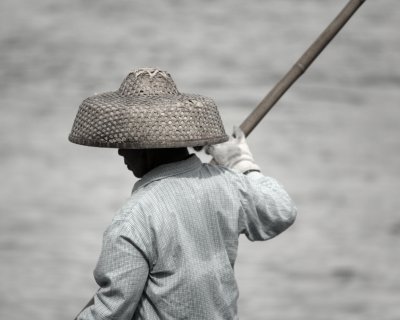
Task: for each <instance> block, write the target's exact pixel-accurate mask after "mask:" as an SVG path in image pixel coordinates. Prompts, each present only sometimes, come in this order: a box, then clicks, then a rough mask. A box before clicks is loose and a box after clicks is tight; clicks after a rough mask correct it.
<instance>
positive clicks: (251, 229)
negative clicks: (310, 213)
mask: <svg viewBox="0 0 400 320" xmlns="http://www.w3.org/2000/svg"><path fill="white" fill-rule="evenodd" d="M239 193H240V199H241V203H242V208H241V211H240V213H239V225H238V227H239V233H244V234H245V235H246V236H247V238H248V239H249V240H251V241H256V240H268V239H271V238H273V237H275V236H276V235H278V234H279V233H281V232H283V231H284V230H286V229H287V228H288V227H289V226H290V225H291V224H292V223H293V222H294V220H295V218H296V214H297V209H296V207H295V205H294V203H293V201H292V200H291V198H290V197H289V195H288V194H287V192H286V191H285V190H284V188H283V187H282V186H281V185H280V184H279V183H278V182H277V181H276V180H275V179H273V178H271V177H266V176H264V175H263V174H261V173H259V172H251V173H249V174H248V175H243V184H242V187H241V188H239Z"/></svg>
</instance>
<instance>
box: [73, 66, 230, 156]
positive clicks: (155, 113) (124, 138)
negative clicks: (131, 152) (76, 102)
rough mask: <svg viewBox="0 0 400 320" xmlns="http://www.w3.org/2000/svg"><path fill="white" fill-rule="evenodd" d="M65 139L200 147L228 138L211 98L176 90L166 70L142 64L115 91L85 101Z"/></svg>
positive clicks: (110, 144)
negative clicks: (141, 67)
mask: <svg viewBox="0 0 400 320" xmlns="http://www.w3.org/2000/svg"><path fill="white" fill-rule="evenodd" d="M69 140H70V141H71V142H74V143H77V144H82V145H86V146H95V147H109V148H124V149H148V148H177V147H194V146H204V145H210V144H216V143H221V142H224V141H227V140H228V136H227V135H226V133H225V130H224V127H223V124H222V121H221V117H220V115H219V112H218V109H217V106H216V105H215V103H214V101H213V100H212V99H210V98H207V97H204V96H201V95H195V94H183V93H180V92H179V91H178V90H177V88H176V85H175V83H174V81H173V80H172V78H171V75H170V74H169V73H167V72H165V71H160V70H158V69H153V68H144V69H139V70H136V71H133V72H131V73H129V74H128V76H127V77H126V78H125V80H124V81H123V82H122V84H121V87H120V88H119V89H118V90H117V91H112V92H106V93H101V94H97V95H95V96H92V97H89V98H87V99H85V100H84V101H83V102H82V104H81V105H80V107H79V110H78V114H77V115H76V118H75V121H74V124H73V127H72V131H71V134H70V135H69Z"/></svg>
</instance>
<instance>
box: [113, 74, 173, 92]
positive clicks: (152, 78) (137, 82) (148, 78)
mask: <svg viewBox="0 0 400 320" xmlns="http://www.w3.org/2000/svg"><path fill="white" fill-rule="evenodd" d="M119 92H120V94H121V95H123V96H153V95H179V94H180V93H179V91H178V89H177V88H176V85H175V83H174V81H173V80H172V77H171V75H170V74H169V73H168V72H166V71H161V70H159V69H155V68H141V69H138V70H135V71H132V72H131V73H129V74H128V76H127V77H126V78H125V80H124V81H123V82H122V84H121V86H120V88H119Z"/></svg>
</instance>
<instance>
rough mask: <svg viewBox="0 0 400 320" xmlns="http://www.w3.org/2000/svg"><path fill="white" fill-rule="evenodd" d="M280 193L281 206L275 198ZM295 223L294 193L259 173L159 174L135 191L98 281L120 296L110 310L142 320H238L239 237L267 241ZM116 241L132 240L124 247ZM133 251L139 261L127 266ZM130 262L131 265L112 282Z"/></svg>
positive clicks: (195, 169) (193, 165) (180, 169)
mask: <svg viewBox="0 0 400 320" xmlns="http://www.w3.org/2000/svg"><path fill="white" fill-rule="evenodd" d="M274 188H275V189H276V188H278V189H277V190H275V192H276V196H277V198H279V199H274V197H271V192H272V193H273V192H274V191H273V190H272V189H274ZM268 197H270V198H269V199H268ZM285 198H286V199H285ZM260 200H262V201H260ZM277 200H279V201H277ZM277 203H279V206H276V204H277ZM293 218H294V211H293V206H292V204H291V201H290V199H289V197H288V196H287V194H286V192H284V191H283V189H281V188H280V186H279V185H278V184H277V183H276V182H275V180H273V179H271V178H266V177H264V176H263V175H261V174H259V173H255V174H254V176H253V177H247V176H245V175H243V174H238V173H234V172H232V171H231V170H228V169H226V168H222V167H218V166H211V165H205V164H201V162H200V160H199V159H198V158H197V157H195V156H192V157H190V158H189V159H188V160H185V161H181V162H178V163H173V164H171V165H164V166H161V167H159V168H156V169H154V170H153V171H151V172H150V173H149V174H147V175H146V176H144V177H143V179H142V180H140V181H139V182H138V183H137V184H136V185H135V188H134V192H133V194H132V197H131V198H130V200H129V201H128V202H127V204H126V205H125V206H124V207H123V208H122V209H121V211H120V212H119V213H118V214H117V216H116V217H115V219H114V221H113V223H112V225H111V226H110V227H109V229H108V230H107V231H106V233H105V242H104V247H103V252H106V254H104V255H103V254H102V256H101V257H100V260H99V262H98V265H97V267H96V270H95V278H96V281H97V282H98V284H99V285H100V287H102V286H103V287H104V285H105V288H104V289H105V290H106V291H105V292H112V291H113V288H118V290H120V294H115V292H113V297H112V298H111V296H110V299H109V300H110V301H109V302H106V300H107V299H105V300H104V302H105V303H104V305H113V306H116V305H117V304H121V310H127V306H126V304H127V303H129V304H131V305H130V306H129V307H128V309H130V310H135V315H134V319H236V318H237V299H238V288H237V285H236V281H235V277H234V270H233V266H234V262H235V259H236V254H237V247H238V237H239V234H240V233H246V234H247V235H248V237H249V238H250V239H251V240H265V239H268V238H270V237H273V236H274V235H276V234H277V233H279V232H281V231H283V230H284V229H285V228H287V227H288V226H289V225H290V224H291V222H292V221H293ZM116 238H120V239H124V240H125V241H123V242H125V243H124V244H123V245H122V247H118V246H115V242H118V240H117V241H115V239H116ZM107 239H108V240H107ZM132 250H133V251H136V253H137V254H135V255H133V256H131V258H130V259H129V260H126V259H127V258H126V252H127V251H132ZM110 252H113V253H111V254H110ZM118 252H121V254H119V253H118ZM122 254H123V255H124V259H125V260H124V262H123V263H120V264H118V266H115V268H114V269H115V272H113V273H114V274H113V275H112V276H111V277H110V276H105V272H104V270H108V271H107V273H108V275H109V274H110V272H109V270H110V269H113V264H115V261H116V260H118V259H119V258H120V257H121V255H122ZM110 256H111V257H110ZM102 257H104V258H102ZM113 257H114V258H113ZM113 279H114V280H113ZM112 281H115V283H112ZM124 284H126V285H125V286H124ZM121 287H122V289H121ZM114 290H115V289H114ZM128 294H129V297H127V295H128ZM105 296H108V295H107V294H106V295H105ZM119 298H121V301H119V302H117V301H112V299H114V300H115V299H119ZM122 300H124V301H122ZM122 305H124V307H123V308H122ZM104 312H106V309H104ZM116 314H118V313H116ZM124 314H126V315H128V314H129V313H125V312H123V314H121V315H120V317H119V318H118V319H125V318H124V317H123V316H124Z"/></svg>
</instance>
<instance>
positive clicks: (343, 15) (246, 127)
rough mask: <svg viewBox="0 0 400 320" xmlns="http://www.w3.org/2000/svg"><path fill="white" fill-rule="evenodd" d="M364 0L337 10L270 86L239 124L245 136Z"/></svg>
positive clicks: (358, 0)
mask: <svg viewBox="0 0 400 320" xmlns="http://www.w3.org/2000/svg"><path fill="white" fill-rule="evenodd" d="M365 1H366V0H350V1H349V2H348V3H347V4H346V6H345V7H344V8H343V9H342V11H340V12H339V14H338V15H337V16H336V18H335V19H333V21H332V22H331V23H330V24H329V25H328V26H327V27H326V29H325V30H324V31H323V32H322V33H321V34H320V35H319V37H318V38H317V39H316V40H315V41H314V42H313V43H312V45H311V46H310V47H309V48H308V49H307V50H306V52H305V53H304V54H303V55H302V56H301V57H300V59H299V60H298V61H297V62H296V63H295V64H294V65H293V67H292V68H291V69H290V70H289V71H288V72H287V73H286V74H285V76H284V77H283V78H282V79H281V80H280V81H279V82H278V83H277V84H276V85H275V86H274V87H273V88H272V90H271V91H270V92H269V93H268V94H267V95H266V96H265V97H264V99H263V100H262V101H261V102H260V103H259V105H258V106H257V107H256V108H255V109H254V110H253V111H252V112H251V113H250V114H249V115H248V117H247V118H246V119H245V120H244V121H243V123H242V124H241V125H240V128H241V129H242V130H243V132H244V134H245V135H246V137H247V136H248V135H249V134H250V133H251V132H252V131H253V129H254V128H255V127H256V126H257V124H258V123H259V122H260V121H261V120H262V119H263V118H264V117H265V115H266V114H267V113H268V112H269V111H270V110H271V109H272V107H273V106H274V105H275V104H276V103H277V102H278V100H279V99H280V98H281V97H282V96H283V94H284V93H285V92H286V91H287V90H288V89H289V88H290V87H291V86H292V84H293V83H294V82H295V81H296V80H297V79H298V78H299V77H300V76H301V75H302V74H303V73H304V72H305V71H306V70H307V69H308V67H309V66H310V65H311V63H312V62H313V61H314V60H315V59H316V58H317V57H318V55H319V54H320V53H321V52H322V51H323V50H324V49H325V47H326V46H327V45H328V44H329V42H330V41H331V40H332V39H333V38H334V37H335V36H336V34H337V33H338V32H339V31H340V29H342V28H343V26H344V25H345V24H346V22H347V21H348V20H349V19H350V18H351V16H352V15H353V14H354V13H355V12H356V11H357V9H358V8H359V7H360V6H361V5H362V4H363V3H364V2H365Z"/></svg>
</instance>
